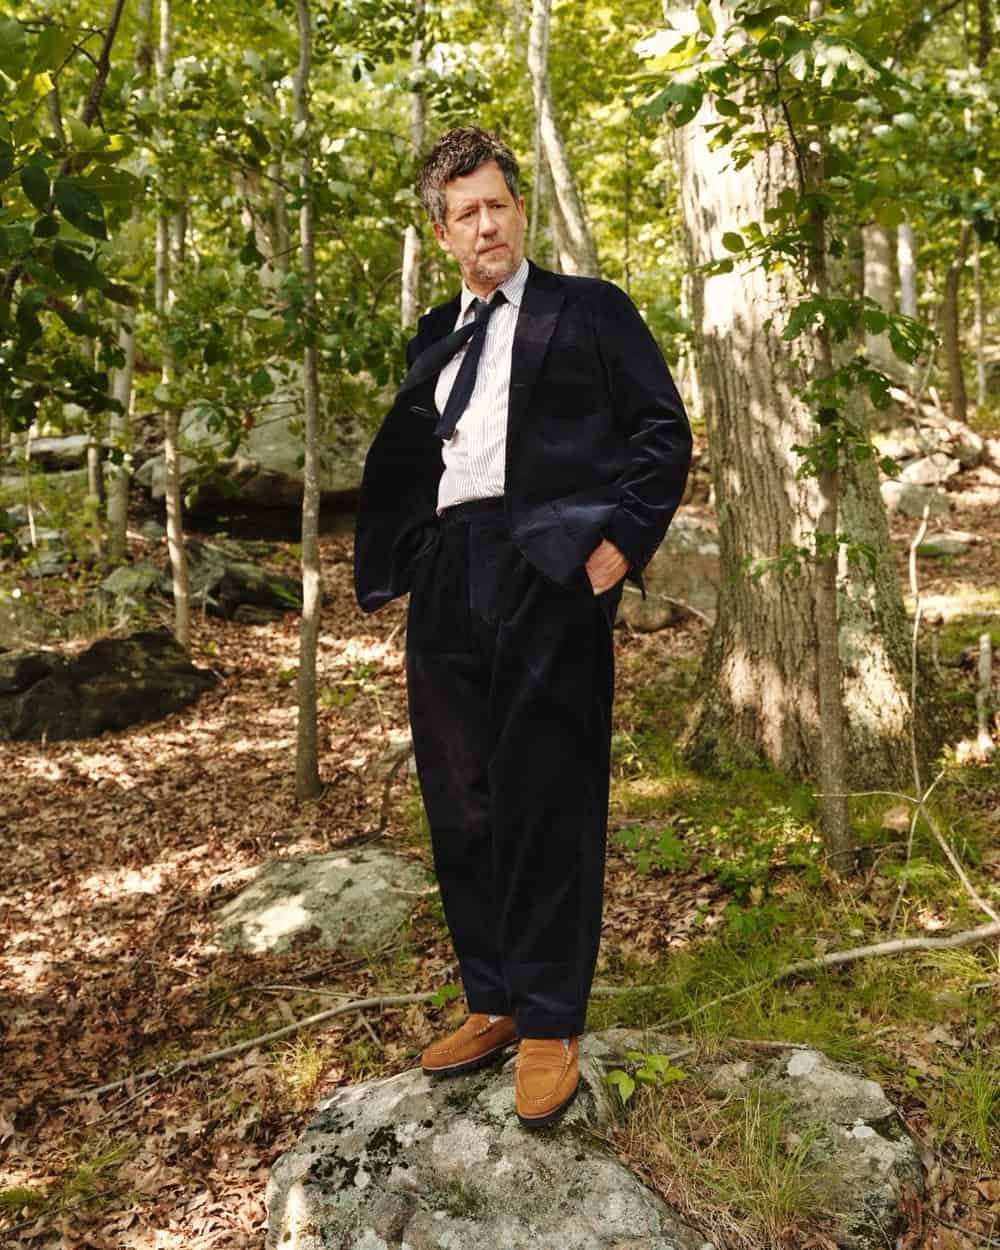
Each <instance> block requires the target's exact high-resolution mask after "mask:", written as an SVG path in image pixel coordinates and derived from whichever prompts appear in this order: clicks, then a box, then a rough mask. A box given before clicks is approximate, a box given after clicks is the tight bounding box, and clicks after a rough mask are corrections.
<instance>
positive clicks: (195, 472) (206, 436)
mask: <svg viewBox="0 0 1000 1250" xmlns="http://www.w3.org/2000/svg"><path fill="white" fill-rule="evenodd" d="M272 380H273V381H274V383H275V390H274V392H273V394H272V396H271V398H270V400H269V401H268V407H267V416H266V417H263V418H262V419H261V420H259V421H257V422H256V423H255V424H254V425H253V427H252V428H251V429H250V430H249V431H248V432H246V433H244V434H243V435H242V437H241V438H240V441H239V445H238V447H237V448H236V451H235V453H234V454H233V455H232V456H229V457H225V456H221V455H220V450H221V449H222V448H223V447H224V445H225V443H226V442H227V441H228V439H227V438H226V437H225V436H224V435H222V434H220V432H219V431H218V430H217V429H213V428H212V427H211V425H210V424H209V422H208V419H207V418H206V417H205V416H203V415H201V413H200V412H199V411H198V409H197V408H192V409H191V410H190V411H188V412H186V413H185V414H184V415H183V417H182V419H181V448H182V452H185V453H189V454H182V455H181V457H180V468H181V482H182V486H183V487H184V488H185V489H187V488H188V487H189V486H191V485H192V484H193V483H194V482H195V481H197V482H198V483H199V495H198V497H199V499H200V500H201V501H203V502H218V501H220V500H225V499H227V498H232V496H233V495H234V494H236V495H238V496H239V498H240V499H241V500H243V501H244V502H247V503H253V504H258V505H260V506H261V507H266V508H299V507H301V504H302V482H303V472H302V463H303V442H302V432H301V414H300V396H301V383H300V382H299V381H296V380H294V379H282V378H281V376H280V375H279V374H278V373H277V372H276V371H272ZM367 441H368V440H367V438H366V437H365V436H364V435H363V431H362V430H361V427H360V424H359V422H358V421H357V419H356V418H355V417H353V416H352V415H351V414H349V413H342V414H340V416H339V418H338V420H337V422H336V425H335V427H334V428H333V429H332V430H331V431H328V432H327V433H326V434H325V435H324V438H323V454H322V457H321V460H320V466H319V485H320V491H321V492H322V493H323V494H334V495H336V494H340V493H342V492H345V491H353V490H356V489H357V487H358V486H359V485H360V482H361V469H362V465H363V462H364V453H365V450H366V446H367ZM206 455H207V456H208V457H209V459H210V462H211V463H210V467H206V468H201V469H199V458H200V457H204V456H206ZM135 476H136V481H137V482H139V484H140V485H141V486H143V487H145V488H146V489H147V490H148V491H149V492H150V494H151V495H152V497H153V498H154V499H162V498H163V496H164V493H165V486H166V468H165V463H164V459H163V456H162V455H156V456H153V457H151V458H150V459H148V460H146V461H145V462H144V463H143V464H142V465H141V466H140V467H139V469H138V471H137V472H136V475H135Z"/></svg>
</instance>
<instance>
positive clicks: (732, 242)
mask: <svg viewBox="0 0 1000 1250" xmlns="http://www.w3.org/2000/svg"><path fill="white" fill-rule="evenodd" d="M722 246H723V247H724V248H725V249H726V251H727V252H743V251H745V250H746V244H745V243H744V242H743V236H742V235H741V234H737V233H736V232H735V231H733V230H727V231H726V233H725V234H724V235H723V236H722Z"/></svg>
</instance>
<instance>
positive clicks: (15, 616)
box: [0, 587, 59, 652]
mask: <svg viewBox="0 0 1000 1250" xmlns="http://www.w3.org/2000/svg"><path fill="white" fill-rule="evenodd" d="M15 589H17V590H19V588H15ZM58 630H59V619H58V617H55V616H53V615H52V614H51V613H49V612H46V611H45V610H44V609H43V608H39V607H36V606H35V605H34V604H33V603H30V602H28V601H27V599H25V597H24V596H23V595H22V594H20V593H16V594H15V593H13V592H12V591H10V590H5V589H4V588H3V587H0V652H3V651H21V650H23V649H24V648H26V647H32V646H37V645H38V644H39V643H42V642H45V641H46V639H48V638H51V637H52V636H53V635H55V634H56V633H58Z"/></svg>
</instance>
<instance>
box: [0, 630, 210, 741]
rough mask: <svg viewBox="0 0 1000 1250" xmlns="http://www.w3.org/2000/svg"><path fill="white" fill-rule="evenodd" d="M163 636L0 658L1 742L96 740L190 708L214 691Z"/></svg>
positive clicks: (135, 636)
mask: <svg viewBox="0 0 1000 1250" xmlns="http://www.w3.org/2000/svg"><path fill="white" fill-rule="evenodd" d="M216 680H217V679H216V677H215V675H214V674H213V673H210V672H206V671H205V670H204V669H198V668H195V667H194V665H193V664H192V663H191V661H190V660H189V659H188V657H187V655H186V654H185V652H184V650H183V649H182V648H181V647H179V646H178V645H177V643H176V642H175V641H174V639H173V638H172V637H171V636H170V635H169V634H168V633H166V632H165V631H148V632H145V633H138V634H133V635H132V636H131V637H130V638H102V639H100V640H99V641H98V642H95V643H94V644H93V645H92V646H91V647H89V648H88V649H87V650H86V651H84V652H82V653H81V654H80V655H77V656H71V657H67V656H62V655H60V654H58V653H57V652H55V651H34V652H31V651H20V652H17V651H15V652H7V653H5V654H3V655H0V740H13V739H25V738H32V739H39V738H46V739H48V740H49V741H50V742H56V741H61V740H63V739H67V738H93V737H96V736H97V735H98V734H100V733H103V732H104V731H105V730H108V729H125V728H127V727H128V726H129V725H135V724H139V723H141V722H143V721H150V720H158V719H159V718H160V717H162V716H167V715H169V713H170V712H176V711H177V710H179V709H180V708H182V707H186V706H187V705H188V704H189V703H192V702H193V701H194V700H195V699H197V698H198V696H199V695H200V694H202V693H203V692H204V691H205V690H208V689H210V688H211V687H212V686H213V685H215V682H216Z"/></svg>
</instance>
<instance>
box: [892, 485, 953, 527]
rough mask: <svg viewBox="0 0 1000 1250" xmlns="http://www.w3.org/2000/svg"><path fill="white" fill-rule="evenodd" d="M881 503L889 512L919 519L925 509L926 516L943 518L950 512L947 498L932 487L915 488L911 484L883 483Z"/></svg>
mask: <svg viewBox="0 0 1000 1250" xmlns="http://www.w3.org/2000/svg"><path fill="white" fill-rule="evenodd" d="M881 490H882V501H883V502H884V504H885V506H886V508H887V509H888V511H889V512H898V513H900V514H901V515H902V516H908V517H914V518H919V517H922V516H923V514H924V507H925V506H926V507H927V510H928V516H932V517H933V516H944V515H945V513H947V512H949V511H950V510H951V502H950V501H949V499H948V496H947V495H946V494H945V493H944V492H943V491H940V490H935V489H934V487H932V486H917V485H915V484H914V483H912V482H897V481H888V482H883V483H882V486H881Z"/></svg>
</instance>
